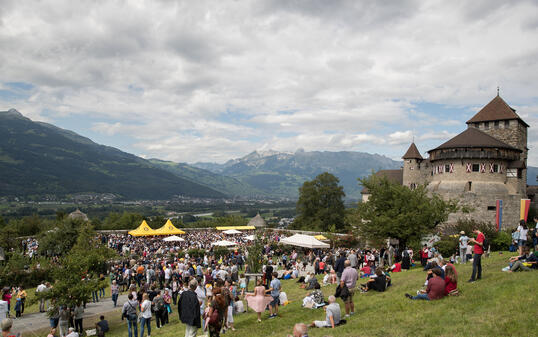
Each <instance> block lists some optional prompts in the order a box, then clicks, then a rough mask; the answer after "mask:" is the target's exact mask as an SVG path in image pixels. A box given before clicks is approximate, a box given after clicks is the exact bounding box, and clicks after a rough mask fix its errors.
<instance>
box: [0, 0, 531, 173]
mask: <svg viewBox="0 0 538 337" xmlns="http://www.w3.org/2000/svg"><path fill="white" fill-rule="evenodd" d="M537 10H538V8H537V3H536V2H533V1H517V2H505V1H495V3H493V2H492V1H485V0H484V1H474V2H472V3H469V2H468V1H440V0H439V1H428V2H424V1H418V0H416V1H394V2H372V1H331V2H327V1H322V0H318V1H309V2H295V1H294V2H290V1H241V2H227V1H217V0H215V1H204V2H193V1H156V0H151V1H150V0H140V1H127V0H126V1H97V2H90V3H85V4H84V5H81V4H79V3H78V2H73V1H68V0H54V1H47V2H39V1H16V0H4V1H2V6H1V7H0V45H2V46H3V50H4V52H3V53H1V54H0V72H1V73H2V80H1V82H0V105H1V106H4V105H5V106H6V107H8V108H9V107H15V108H17V109H18V110H20V111H21V112H23V113H24V114H26V115H28V116H30V117H32V118H37V119H40V120H49V121H51V122H54V121H55V120H58V121H61V119H62V118H64V117H66V116H85V117H88V116H89V117H92V118H95V119H96V120H98V121H96V122H95V123H89V124H88V125H84V126H81V128H80V130H82V131H83V130H84V129H85V128H86V129H87V130H90V129H91V130H93V131H97V132H100V133H102V134H103V135H106V136H112V135H115V136H120V137H125V138H126V139H128V140H129V141H128V142H129V143H130V144H132V146H131V147H130V148H128V149H127V150H130V151H134V152H136V153H138V154H141V153H143V154H144V155H147V156H148V157H160V158H163V159H172V160H179V161H189V162H193V161H200V160H204V161H206V160H217V161H224V160H227V159H229V158H230V157H237V156H242V155H244V154H246V153H248V152H250V151H252V150H254V149H256V148H261V147H267V148H275V149H282V150H287V151H294V150H295V149H297V148H299V147H303V148H305V149H311V150H317V149H327V150H329V149H330V150H348V149H364V150H368V147H366V144H370V145H376V146H377V147H376V149H380V146H384V148H385V150H383V151H385V152H386V153H387V154H389V155H391V156H396V154H394V153H393V152H395V151H400V148H401V147H402V146H404V145H406V144H408V143H409V142H410V141H411V140H412V138H413V135H415V137H416V139H417V140H420V141H435V140H440V141H441V140H442V139H445V138H446V139H449V138H450V137H451V136H452V135H454V134H456V133H458V132H460V131H461V130H463V129H464V128H465V124H464V122H465V121H466V120H467V119H468V118H469V117H470V116H471V115H472V110H473V108H474V109H476V108H480V107H481V106H483V105H484V104H486V103H487V102H488V101H489V100H490V99H491V98H492V97H493V96H494V94H495V90H496V87H497V86H498V85H500V86H501V95H502V96H503V97H504V98H505V99H506V100H507V101H508V102H509V103H510V102H512V104H513V105H518V106H519V107H518V112H519V113H520V114H521V115H522V116H525V117H524V118H525V119H526V121H527V123H529V124H530V125H531V128H530V129H529V147H530V148H531V152H530V157H529V163H534V165H536V164H538V149H536V150H533V149H532V148H533V147H536V146H537V145H538V144H537V142H538V140H537V139H538V134H537V133H536V131H534V130H533V128H532V126H533V124H534V125H535V123H536V122H537V120H536V114H537V109H538V100H537V99H536V89H537V84H536V79H535V77H536V76H535V75H536V74H537V73H538V61H537V60H538V57H537V56H538V49H537V47H536V43H534V41H536V40H537V39H538V31H537V30H536V17H535V13H536V11H537ZM7 82H24V83H31V84H32V85H33V86H34V88H33V89H32V90H31V91H30V92H29V93H28V95H27V96H26V97H22V98H20V97H18V98H17V97H16V98H13V97H8V96H6V95H4V96H3V95H2V94H1V92H2V90H5V89H6V86H5V83H7ZM8 89H9V88H8ZM422 103H427V104H433V105H442V106H444V107H450V108H451V110H450V111H455V110H457V111H459V113H452V112H451V113H434V112H433V111H434V110H435V108H432V107H423V106H421V104H422ZM516 103H517V104H516ZM140 129H143V130H144V131H145V132H136V131H137V130H140ZM96 141H99V139H96ZM428 144H429V143H428ZM110 145H114V144H110Z"/></svg>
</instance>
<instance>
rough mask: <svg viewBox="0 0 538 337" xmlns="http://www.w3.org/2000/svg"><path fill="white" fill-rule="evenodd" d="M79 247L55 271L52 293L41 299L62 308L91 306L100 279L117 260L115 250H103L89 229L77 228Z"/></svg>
mask: <svg viewBox="0 0 538 337" xmlns="http://www.w3.org/2000/svg"><path fill="white" fill-rule="evenodd" d="M76 237H77V239H76V244H75V245H74V246H73V247H72V249H71V250H70V251H69V253H68V254H66V255H65V256H64V257H63V258H62V259H61V261H60V264H59V266H57V267H56V268H55V269H54V270H53V277H54V280H55V282H54V284H53V287H52V289H51V291H48V292H44V293H40V294H39V296H38V297H39V298H41V296H42V297H44V298H47V299H55V300H56V304H58V305H68V306H71V305H74V304H77V303H83V302H88V301H89V299H90V298H91V292H92V291H95V290H97V289H99V287H100V286H104V285H102V284H100V282H101V281H99V275H100V274H101V273H104V271H105V270H106V262H107V261H108V260H110V259H112V258H113V257H114V256H115V253H114V251H113V250H111V249H109V248H107V247H105V246H101V244H100V243H99V240H98V239H97V237H96V235H95V232H94V230H93V228H92V227H91V226H89V225H84V226H79V227H78V228H77V235H76Z"/></svg>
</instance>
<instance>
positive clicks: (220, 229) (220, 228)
mask: <svg viewBox="0 0 538 337" xmlns="http://www.w3.org/2000/svg"><path fill="white" fill-rule="evenodd" d="M228 229H236V230H239V231H241V230H243V231H246V230H249V229H256V227H254V226H219V227H217V230H218V231H225V230H228Z"/></svg>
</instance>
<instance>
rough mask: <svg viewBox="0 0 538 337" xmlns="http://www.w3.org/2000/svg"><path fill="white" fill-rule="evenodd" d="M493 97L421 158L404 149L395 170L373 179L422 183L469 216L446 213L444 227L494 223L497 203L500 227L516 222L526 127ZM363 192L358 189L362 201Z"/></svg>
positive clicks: (522, 191)
mask: <svg viewBox="0 0 538 337" xmlns="http://www.w3.org/2000/svg"><path fill="white" fill-rule="evenodd" d="M528 127H529V125H528V124H527V123H525V122H524V121H523V120H522V119H521V118H520V117H519V116H518V115H517V113H516V110H514V109H512V108H511V107H510V106H509V105H508V104H507V103H506V102H505V101H504V100H503V99H502V98H501V97H500V96H499V95H498V94H497V96H496V97H495V98H493V100H491V102H489V103H488V104H487V105H486V106H484V107H483V108H482V109H481V110H480V111H479V112H478V113H477V114H476V115H474V116H473V117H472V118H471V119H469V120H468V121H467V129H466V130H465V131H463V132H462V133H460V134H459V135H457V136H455V137H454V138H452V139H450V140H449V141H447V142H445V143H443V144H441V145H439V146H438V147H436V148H435V149H432V150H429V151H428V158H427V159H424V158H423V157H422V156H421V154H420V152H419V150H418V148H417V146H416V145H415V143H412V144H411V146H409V149H408V150H407V152H406V153H405V154H404V156H403V157H402V159H403V160H404V162H403V168H402V169H400V170H382V171H379V172H377V173H376V175H384V176H386V177H387V178H388V179H390V180H392V181H395V182H398V183H401V184H403V185H404V186H408V187H409V188H411V189H414V188H416V187H417V186H418V185H422V184H426V185H427V189H428V190H429V191H430V192H432V193H437V194H439V195H441V196H442V197H443V198H444V199H457V200H460V204H461V205H464V206H467V207H469V208H471V212H470V213H467V214H464V213H461V212H458V213H455V214H451V215H450V216H449V219H448V221H447V223H455V222H456V221H457V220H458V219H460V218H467V219H472V220H476V221H481V222H482V221H483V222H491V223H495V218H496V211H497V205H496V201H497V200H502V214H503V215H502V224H503V228H507V227H514V226H516V225H517V223H518V222H519V216H520V213H519V212H520V200H521V199H524V198H527V191H526V188H527V185H526V181H527V169H526V168H527V152H528V148H527V128H528ZM366 200H368V191H363V201H366Z"/></svg>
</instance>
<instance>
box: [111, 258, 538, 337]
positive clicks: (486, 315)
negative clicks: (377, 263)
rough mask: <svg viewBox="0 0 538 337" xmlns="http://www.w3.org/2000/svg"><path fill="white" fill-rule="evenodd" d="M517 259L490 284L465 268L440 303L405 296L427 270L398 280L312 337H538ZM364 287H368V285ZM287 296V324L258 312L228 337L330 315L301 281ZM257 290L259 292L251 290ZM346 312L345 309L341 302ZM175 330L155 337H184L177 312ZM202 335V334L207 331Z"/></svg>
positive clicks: (537, 274)
mask: <svg viewBox="0 0 538 337" xmlns="http://www.w3.org/2000/svg"><path fill="white" fill-rule="evenodd" d="M511 255H513V254H511V253H506V252H505V253H504V254H502V255H499V253H493V254H492V256H491V257H489V258H484V259H483V260H482V265H483V279H482V280H481V281H477V282H475V283H467V282H466V281H467V279H468V278H469V276H470V273H471V264H467V265H464V266H461V265H457V266H456V268H457V270H458V273H459V290H460V293H461V294H460V296H458V297H449V298H444V299H442V300H439V301H431V302H426V301H411V300H408V299H407V298H405V297H404V294H405V293H415V292H416V290H418V289H420V288H421V286H422V285H423V283H424V280H425V278H426V274H425V272H423V271H422V270H421V269H419V268H415V269H412V270H410V271H408V272H402V273H395V274H392V275H391V276H392V279H393V286H392V287H389V289H388V290H387V291H386V292H384V293H376V292H369V293H365V294H360V293H357V294H355V297H354V302H355V308H356V313H355V315H353V316H351V318H350V319H349V320H348V323H347V324H346V325H343V326H341V327H337V328H336V329H334V330H332V329H310V330H309V331H308V334H309V336H314V337H321V336H333V337H356V336H489V337H495V336H535V335H536V327H537V325H536V317H538V296H536V289H537V287H538V271H532V272H519V273H505V272H501V268H502V267H504V266H505V265H506V264H507V263H506V261H507V260H508V258H509V256H511ZM361 281H364V280H361ZM282 284H283V290H284V291H285V292H286V293H287V295H288V298H289V299H290V301H291V303H290V304H289V305H286V306H283V307H281V308H280V317H279V318H276V319H267V316H268V314H264V315H262V322H261V323H257V322H256V314H255V313H253V312H252V310H250V311H249V312H248V313H246V314H239V315H236V316H235V317H234V320H235V327H236V329H237V331H235V332H231V331H229V332H227V333H226V335H225V336H228V335H230V336H234V337H251V336H279V337H280V336H287V334H289V333H291V332H292V329H293V325H294V324H295V323H298V322H305V323H309V322H311V321H312V320H324V319H325V315H324V312H323V309H316V310H310V309H303V308H301V304H302V299H303V297H304V296H305V295H306V293H307V291H305V290H303V289H300V288H299V287H298V285H297V283H295V281H293V280H289V281H283V282H282ZM250 289H252V286H250ZM334 290H335V287H334V286H328V287H323V288H322V291H323V293H324V295H325V297H327V296H328V295H330V294H334ZM338 302H339V303H340V306H341V307H342V308H343V303H342V302H341V300H338ZM173 310H174V312H173V313H172V314H171V316H170V318H171V323H170V324H169V325H167V326H165V327H164V328H162V329H160V330H155V322H154V320H152V335H153V336H159V337H175V336H182V335H183V334H184V326H183V325H182V324H181V323H179V322H178V316H177V308H176V307H174V308H173ZM119 317H120V315H119V314H113V315H109V316H107V319H109V322H110V323H111V331H110V332H109V333H107V336H108V337H124V336H126V335H127V326H126V323H125V321H123V322H121V321H120V320H119ZM199 335H201V330H199Z"/></svg>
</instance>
